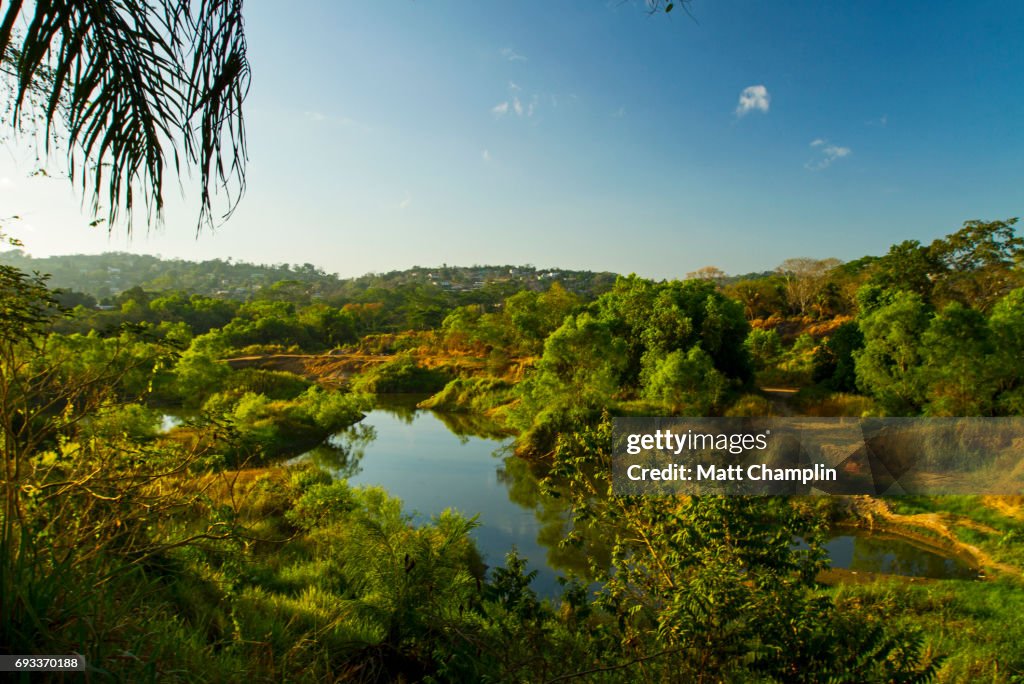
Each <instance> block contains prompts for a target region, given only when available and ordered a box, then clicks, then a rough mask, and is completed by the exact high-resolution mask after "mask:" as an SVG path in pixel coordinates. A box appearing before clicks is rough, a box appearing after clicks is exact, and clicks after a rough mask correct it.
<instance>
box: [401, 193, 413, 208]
mask: <svg viewBox="0 0 1024 684" xmlns="http://www.w3.org/2000/svg"><path fill="white" fill-rule="evenodd" d="M410 204H412V195H410V194H409V193H405V199H403V200H402V201H401V202H399V203H398V208H399V209H405V208H406V207H408V206H409V205H410Z"/></svg>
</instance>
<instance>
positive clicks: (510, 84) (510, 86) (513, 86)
mask: <svg viewBox="0 0 1024 684" xmlns="http://www.w3.org/2000/svg"><path fill="white" fill-rule="evenodd" d="M508 89H509V90H512V91H516V90H522V88H520V87H519V85H518V84H517V83H516V82H515V81H509V82H508Z"/></svg>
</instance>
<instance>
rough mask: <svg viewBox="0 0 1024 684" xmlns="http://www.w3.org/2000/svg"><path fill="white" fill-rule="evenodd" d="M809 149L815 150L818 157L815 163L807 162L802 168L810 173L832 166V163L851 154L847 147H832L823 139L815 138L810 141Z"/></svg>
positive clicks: (851, 151)
mask: <svg viewBox="0 0 1024 684" xmlns="http://www.w3.org/2000/svg"><path fill="white" fill-rule="evenodd" d="M811 147H813V148H815V149H816V150H817V151H818V152H819V154H820V156H819V157H818V158H817V160H816V161H809V162H807V163H806V164H804V166H805V167H806V168H808V169H810V170H811V171H821V170H822V169H827V168H828V167H829V166H831V165H832V162H834V161H836V160H837V159H842V158H843V157H848V156H850V155H851V154H852V153H853V150H851V149H850V148H849V147H842V146H841V145H833V144H831V143H829V142H828V141H827V140H825V139H823V138H815V139H814V140H812V141H811Z"/></svg>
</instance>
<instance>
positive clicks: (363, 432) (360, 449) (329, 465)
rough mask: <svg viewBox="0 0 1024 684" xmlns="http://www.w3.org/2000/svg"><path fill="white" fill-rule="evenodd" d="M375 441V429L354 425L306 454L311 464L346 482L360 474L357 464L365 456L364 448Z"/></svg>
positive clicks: (361, 424)
mask: <svg viewBox="0 0 1024 684" xmlns="http://www.w3.org/2000/svg"><path fill="white" fill-rule="evenodd" d="M375 439H377V428H375V427H373V426H372V425H364V424H363V423H356V424H355V425H352V426H351V427H348V428H346V429H344V430H342V431H341V432H336V433H334V434H333V435H331V436H330V437H328V438H327V440H326V441H325V442H323V443H322V444H320V445H318V446H316V447H313V448H312V449H311V450H310V451H309V452H307V453H308V455H309V458H310V459H312V461H313V463H315V464H317V465H318V466H319V467H321V468H323V469H324V470H328V471H330V472H331V473H332V474H333V475H334V477H336V478H339V479H343V480H348V479H351V478H353V477H355V476H356V475H358V474H359V473H360V472H362V468H361V467H360V465H359V464H360V462H361V461H362V460H363V456H365V455H366V447H367V446H369V445H370V443H371V442H373V440H375Z"/></svg>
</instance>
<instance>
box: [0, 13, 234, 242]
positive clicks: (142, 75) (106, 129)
mask: <svg viewBox="0 0 1024 684" xmlns="http://www.w3.org/2000/svg"><path fill="white" fill-rule="evenodd" d="M0 72H2V73H3V74H4V75H5V76H6V77H7V79H8V80H9V81H11V82H13V83H12V85H13V88H12V91H13V107H12V110H11V111H12V117H13V119H12V121H11V123H12V124H13V125H14V126H15V127H16V128H20V127H21V126H22V124H23V123H24V114H25V112H26V109H31V108H35V109H38V110H40V112H41V114H42V119H43V120H44V121H45V128H46V133H47V136H46V141H47V142H46V148H47V150H46V151H47V152H49V151H51V150H50V147H51V141H52V139H53V138H52V134H53V132H54V130H56V129H57V128H58V127H60V128H62V129H63V131H64V132H65V134H66V138H67V142H68V150H67V154H68V168H69V172H70V175H71V178H72V180H73V181H77V182H78V183H80V185H81V188H82V191H83V193H85V194H86V196H88V197H89V198H90V200H91V206H92V210H93V213H94V214H99V213H100V212H101V208H102V205H103V203H104V199H105V200H106V205H107V209H106V213H107V217H106V218H107V220H108V224H109V225H110V226H111V229H112V228H113V226H114V225H115V224H116V223H117V221H118V219H120V218H124V219H125V222H126V226H127V230H128V231H129V233H130V232H131V229H132V221H133V215H134V210H135V208H136V206H135V205H136V193H137V192H139V191H140V190H141V193H142V195H143V203H144V206H145V209H146V218H147V220H148V221H149V222H151V223H152V222H153V221H156V222H159V221H160V220H162V216H163V209H164V180H165V178H164V171H165V168H166V166H167V164H168V163H170V164H172V165H173V170H174V171H175V172H176V173H177V174H178V175H181V174H182V173H183V171H187V170H188V169H190V168H192V167H198V169H199V176H200V178H199V191H200V197H201V204H200V212H199V218H198V222H197V231H198V230H201V229H202V228H203V227H204V226H210V227H212V226H213V224H214V215H213V195H214V193H215V192H216V191H217V190H218V189H223V190H224V191H225V192H226V195H227V210H226V211H225V212H224V214H223V216H222V218H227V217H228V216H230V214H231V212H232V211H233V210H234V208H235V207H236V206H237V203H238V200H239V199H240V197H241V195H242V194H243V192H244V190H245V162H246V159H247V153H246V143H245V130H244V119H243V116H242V102H243V100H244V99H245V96H246V93H247V91H248V86H249V77H250V72H249V64H248V61H247V58H246V45H245V33H244V23H243V19H242V0H38V1H37V2H35V3H34V4H33V5H32V8H31V9H28V10H26V9H25V8H24V6H23V2H20V1H18V0H14V1H12V2H10V4H8V5H7V8H6V10H5V11H4V14H3V17H2V19H0Z"/></svg>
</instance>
